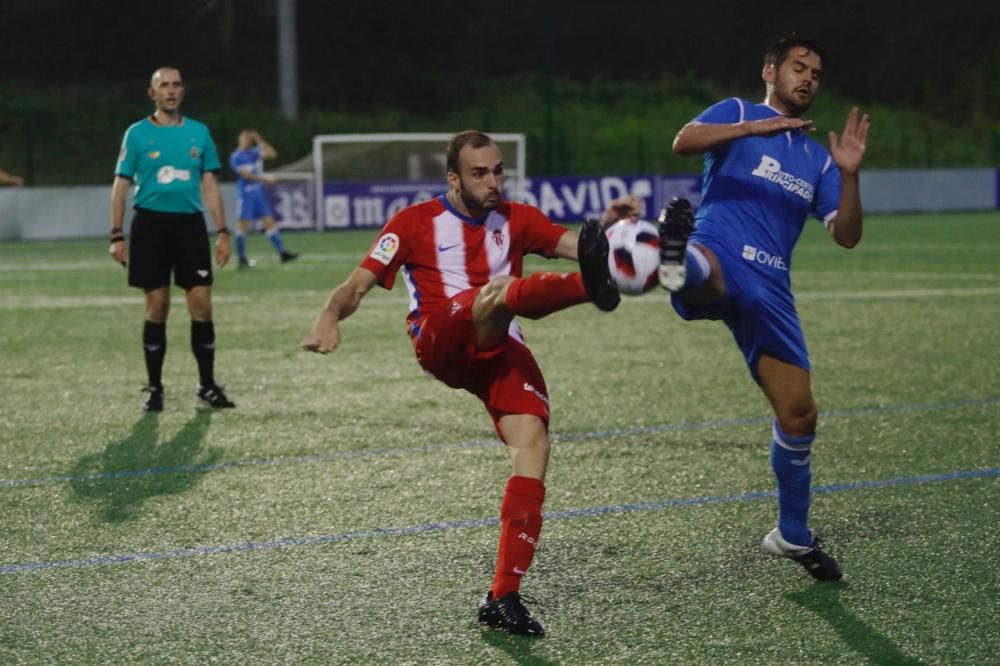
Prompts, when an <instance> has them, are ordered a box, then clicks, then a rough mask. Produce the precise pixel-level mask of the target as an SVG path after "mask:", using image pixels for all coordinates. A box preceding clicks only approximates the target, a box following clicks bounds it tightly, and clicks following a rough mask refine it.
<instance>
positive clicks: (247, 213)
mask: <svg viewBox="0 0 1000 666" xmlns="http://www.w3.org/2000/svg"><path fill="white" fill-rule="evenodd" d="M263 217H274V215H273V214H272V213H271V207H270V206H268V205H267V199H265V198H264V190H262V189H257V190H252V191H250V192H242V193H241V192H240V191H239V190H237V191H236V219H237V220H246V221H250V220H259V219H261V218H263Z"/></svg>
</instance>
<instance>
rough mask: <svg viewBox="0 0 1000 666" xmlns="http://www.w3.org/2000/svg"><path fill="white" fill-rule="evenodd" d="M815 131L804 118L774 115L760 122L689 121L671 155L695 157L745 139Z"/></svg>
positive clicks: (679, 135)
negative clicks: (793, 131)
mask: <svg viewBox="0 0 1000 666" xmlns="http://www.w3.org/2000/svg"><path fill="white" fill-rule="evenodd" d="M797 129H801V130H805V131H807V132H811V131H813V130H814V129H815V126H814V125H813V121H811V120H806V119H805V118H791V117H789V116H774V117H773V118H765V119H763V120H744V121H743V122H739V123H700V122H694V121H692V122H690V123H688V124H687V125H685V126H684V127H682V128H681V131H680V132H678V133H677V136H675V137H674V145H673V148H674V152H675V153H677V154H678V155H699V154H701V153H704V152H706V151H708V150H712V149H713V148H715V147H716V146H719V145H721V144H723V143H726V142H728V141H733V140H735V139H742V138H743V137H747V136H772V135H774V134H778V133H779V132H785V131H787V130H797Z"/></svg>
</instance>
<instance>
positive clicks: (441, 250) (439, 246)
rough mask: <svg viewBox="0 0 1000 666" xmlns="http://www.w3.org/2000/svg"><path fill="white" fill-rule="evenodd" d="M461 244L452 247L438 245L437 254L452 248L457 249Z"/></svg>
mask: <svg viewBox="0 0 1000 666" xmlns="http://www.w3.org/2000/svg"><path fill="white" fill-rule="evenodd" d="M459 245H461V243H455V244H454V245H438V252H447V251H448V250H450V249H452V248H453V247H458V246H459Z"/></svg>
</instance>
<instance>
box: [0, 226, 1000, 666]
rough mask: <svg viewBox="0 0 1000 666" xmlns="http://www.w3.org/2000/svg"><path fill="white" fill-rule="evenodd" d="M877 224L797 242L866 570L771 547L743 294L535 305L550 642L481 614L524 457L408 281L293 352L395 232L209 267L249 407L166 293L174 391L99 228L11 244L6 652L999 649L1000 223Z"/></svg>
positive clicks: (423, 660) (498, 658)
mask: <svg viewBox="0 0 1000 666" xmlns="http://www.w3.org/2000/svg"><path fill="white" fill-rule="evenodd" d="M866 224H867V227H866V231H865V238H864V240H863V241H862V243H861V244H860V246H859V247H858V248H857V249H855V250H852V251H846V250H843V249H840V248H838V247H836V246H835V245H834V244H833V242H832V241H831V240H830V239H829V238H828V237H827V235H826V233H825V232H824V231H823V230H822V229H821V228H820V225H818V224H811V225H809V227H808V228H807V231H806V233H805V234H804V236H803V239H802V241H801V242H800V244H799V247H798V249H797V251H796V254H795V257H794V262H793V263H794V268H793V272H792V277H793V283H794V287H795V290H796V293H797V297H798V306H799V311H800V314H801V317H802V320H803V324H804V327H805V331H806V337H807V340H808V342H809V346H810V353H811V357H812V361H813V366H814V367H813V380H814V389H815V393H816V396H817V400H818V402H819V404H820V411H821V417H820V425H819V434H818V438H817V444H816V450H815V464H814V484H815V487H816V490H817V492H816V495H815V500H814V505H813V512H812V523H813V525H814V526H815V527H816V528H817V529H818V530H819V532H820V533H821V534H822V535H823V536H824V537H825V538H826V541H827V543H828V544H829V547H830V549H831V551H832V552H833V553H834V554H835V555H836V556H837V557H838V558H839V559H840V561H841V564H842V565H843V568H844V571H845V579H844V581H843V582H842V583H838V584H818V583H814V582H813V581H812V580H811V579H810V578H808V577H807V576H806V575H805V573H804V572H803V571H802V570H801V569H800V568H799V567H798V566H796V565H795V564H793V563H791V562H788V561H784V560H776V559H774V558H771V557H769V556H768V555H766V554H765V553H763V552H762V550H761V549H760V539H761V538H762V537H763V536H764V534H765V533H766V532H767V531H768V530H769V529H770V528H771V527H772V526H773V524H774V520H775V501H774V499H773V497H772V496H771V495H770V493H771V492H772V490H773V481H772V478H771V473H770V468H769V463H768V447H769V433H770V420H769V418H768V414H769V412H768V408H767V405H766V402H765V400H764V399H763V397H762V396H761V395H760V394H759V391H758V390H757V389H756V387H755V386H754V384H753V382H752V380H751V379H750V377H749V375H748V373H747V372H746V369H745V367H744V364H743V361H742V359H741V357H740V354H739V352H738V351H737V349H736V347H735V345H734V344H733V343H732V341H731V339H730V337H729V333H728V331H727V330H726V329H725V327H724V326H723V325H722V324H719V323H711V322H697V323H685V322H683V321H681V320H680V319H679V318H678V317H677V316H676V315H675V314H674V313H673V311H672V310H671V309H670V306H669V303H668V300H667V298H666V296H665V295H664V294H663V293H662V292H655V293H652V294H649V295H646V296H643V297H639V298H630V299H626V300H625V301H623V303H622V305H621V307H620V308H619V309H618V310H617V311H615V312H614V313H611V314H603V313H600V312H598V311H597V310H596V309H594V308H593V307H591V306H586V305H585V306H579V307H576V308H571V309H570V310H567V311H564V312H561V313H558V314H556V315H554V316H551V317H549V318H547V319H544V320H541V321H537V322H524V323H523V326H524V329H525V333H526V336H527V339H528V342H529V344H530V345H531V347H532V349H533V350H534V352H535V355H536V357H537V358H538V359H539V363H540V364H541V366H542V368H543V370H544V372H545V375H546V379H547V381H548V385H549V390H550V394H551V400H552V411H553V418H552V435H553V442H554V443H553V455H552V461H551V465H550V472H549V478H548V480H547V486H548V498H547V501H546V506H545V509H546V511H547V512H548V520H547V521H546V524H545V527H544V529H543V531H542V540H541V545H540V548H539V550H538V553H537V556H536V558H535V564H534V566H533V567H532V569H531V571H530V572H529V574H528V576H527V577H526V579H525V582H524V586H523V590H524V591H525V592H526V593H528V594H530V595H532V596H533V597H535V598H536V599H537V603H536V604H534V605H532V606H531V607H532V608H533V610H534V611H535V612H536V613H537V614H538V615H539V616H540V617H541V618H542V619H543V621H544V622H545V624H546V629H547V631H548V635H547V636H546V637H545V638H544V639H541V640H531V639H520V638H514V637H509V636H506V635H502V634H497V633H491V632H484V631H482V630H481V629H480V628H479V627H478V625H477V624H476V622H475V608H476V605H477V603H478V601H479V599H480V598H481V596H482V594H483V593H484V592H485V590H486V588H487V586H488V584H489V582H490V578H491V575H492V569H493V561H494V556H495V548H496V537H497V530H498V528H497V524H496V514H497V511H498V507H499V500H500V494H501V492H502V488H503V483H504V481H505V479H506V477H507V476H508V474H509V468H508V465H507V461H506V458H505V455H504V451H503V447H502V445H500V444H499V443H498V442H497V441H496V439H495V435H494V433H493V431H492V427H491V424H490V422H489V419H488V417H487V416H486V414H485V412H484V410H483V409H482V407H481V406H480V405H479V403H478V402H477V401H476V400H475V399H474V398H473V397H472V396H470V395H468V394H465V393H461V392H457V391H452V390H450V389H448V388H446V387H445V386H443V385H441V384H439V383H436V382H435V381H434V380H432V379H430V378H428V377H426V376H424V374H423V373H422V372H421V371H420V369H419V367H418V366H417V364H416V362H415V360H414V358H413V354H412V351H411V348H410V345H409V342H408V341H407V338H406V336H405V332H404V324H403V318H404V315H405V312H406V309H407V303H406V296H405V293H404V292H405V290H404V289H403V287H402V285H401V284H400V285H398V286H397V288H396V289H395V290H394V291H392V292H384V291H383V290H380V289H376V290H375V291H374V292H373V293H372V294H371V295H370V296H369V297H368V298H367V299H366V301H365V302H364V303H363V304H362V307H361V308H360V309H359V310H358V312H357V313H356V314H355V315H354V316H353V317H352V318H350V319H349V320H347V321H345V322H344V323H343V325H342V331H343V337H344V339H343V344H342V347H341V349H340V350H339V351H338V352H337V353H336V354H334V355H332V356H329V357H319V356H316V355H312V354H307V353H305V352H303V351H300V350H299V348H298V343H299V341H300V340H301V338H302V337H303V336H304V335H305V333H306V332H307V331H308V329H309V327H310V326H311V324H312V321H313V319H314V317H315V315H316V313H317V312H318V310H319V308H320V307H321V305H322V304H323V302H324V301H325V299H326V296H327V294H328V293H329V290H330V289H331V288H332V287H333V286H334V285H335V284H336V283H338V282H339V281H340V280H341V279H343V277H344V276H345V275H346V274H347V273H348V272H349V271H350V270H351V269H352V268H353V266H355V265H356V264H357V261H358V260H359V258H360V256H361V255H362V253H363V252H364V251H365V249H366V248H367V246H368V244H369V243H370V242H371V240H372V238H373V236H374V232H344V233H329V234H286V243H287V244H288V246H289V248H290V249H292V250H295V251H302V252H303V257H302V259H300V260H299V261H297V262H295V263H292V264H287V265H282V264H279V263H278V261H277V258H276V257H275V256H274V254H273V252H272V251H271V248H270V246H269V245H268V244H267V242H266V240H265V239H264V238H263V236H261V235H254V236H251V238H250V249H251V254H252V255H254V256H255V257H256V258H257V259H258V260H259V262H260V263H259V266H258V267H257V268H256V269H254V270H251V271H237V270H236V269H234V268H226V269H225V270H222V271H221V272H220V273H219V274H218V275H217V282H216V289H215V304H216V306H215V321H216V328H217V331H218V354H217V374H218V375H219V377H220V379H221V381H223V382H224V383H225V384H226V385H227V387H228V392H229V393H230V394H231V397H232V398H233V399H235V401H236V402H237V404H238V405H239V406H238V408H237V409H235V410H232V411H227V412H224V413H210V412H205V411H200V410H198V409H196V408H195V405H194V388H195V381H196V372H195V366H194V360H193V358H192V356H191V354H190V351H189V337H188V319H187V314H186V312H185V308H184V301H183V297H182V295H181V293H180V292H179V291H176V292H175V294H174V301H173V313H172V315H171V318H170V323H169V326H168V352H167V358H166V366H165V375H164V380H165V384H166V388H167V394H166V400H167V405H166V410H165V411H164V412H163V413H162V414H161V415H160V416H158V417H157V416H152V415H143V413H142V411H141V409H140V406H141V404H142V399H143V396H142V394H140V393H139V388H140V387H141V386H142V384H143V382H144V378H145V371H144V367H143V361H142V351H141V344H140V331H141V321H142V305H141V303H142V300H141V294H140V293H139V292H137V291H135V290H131V289H128V288H127V287H126V286H125V276H124V273H123V271H122V269H121V268H120V267H118V266H116V265H115V264H114V263H113V262H112V261H111V260H110V259H109V258H108V256H107V254H106V249H107V248H106V245H105V244H104V243H103V242H102V241H87V242H84V241H72V242H70V241H67V242H37V243H5V244H0V340H2V344H0V387H2V395H3V406H2V408H0V521H2V522H0V663H3V664H22V663H23V664H34V663H74V664H77V663H85V664H106V663H123V664H130V663H137V662H152V663H168V662H169V663H198V664H202V663H231V664H236V663H323V664H328V663H393V664H395V663H403V664H405V663H412V664H452V663H459V664H478V663H494V664H504V663H519V664H580V663H616V664H617V663H630V664H652V663H692V664H709V663H712V664H729V663H732V664H771V663H800V664H802V663H824V664H835V663H840V664H858V663H877V664H890V663H891V664H956V663H965V664H984V663H997V660H998V658H1000V657H998V655H1000V631H998V627H1000V563H998V559H997V553H998V552H1000V548H998V546H1000V543H998V536H997V534H998V530H997V516H998V515H1000V478H998V477H1000V447H998V445H997V437H998V433H1000V345H998V344H997V335H998V333H1000V260H998V257H1000V220H998V219H997V216H996V215H985V214H966V215H959V214H956V215H947V216H944V215H934V216H931V215H927V216H873V217H870V218H869V220H868V221H867V223H866ZM543 267H544V268H545V269H547V270H571V269H572V266H571V264H569V263H565V262H549V263H546V262H543V261H541V260H534V259H532V260H530V261H529V262H528V265H527V270H529V271H531V270H540V269H542V268H543Z"/></svg>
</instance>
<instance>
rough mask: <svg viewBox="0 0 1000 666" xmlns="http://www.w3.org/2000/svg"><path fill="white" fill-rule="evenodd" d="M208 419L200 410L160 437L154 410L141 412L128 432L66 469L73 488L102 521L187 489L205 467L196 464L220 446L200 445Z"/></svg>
mask: <svg viewBox="0 0 1000 666" xmlns="http://www.w3.org/2000/svg"><path fill="white" fill-rule="evenodd" d="M211 421H212V412H211V411H208V410H199V411H197V412H196V413H195V415H194V417H193V418H192V419H191V420H190V421H188V422H187V423H186V424H184V427H183V428H181V429H180V430H179V431H178V432H177V434H176V435H174V436H173V437H172V438H171V439H169V440H166V441H163V442H160V441H159V415H158V414H155V413H146V414H143V415H142V416H141V417H140V418H139V420H138V421H136V422H135V424H134V425H133V426H132V432H130V433H129V435H128V436H127V437H125V438H124V439H121V440H118V441H115V442H112V443H110V444H108V446H107V448H105V449H104V451H102V452H101V453H93V454H90V455H88V456H84V457H83V458H81V459H80V460H79V461H78V462H77V463H76V465H75V466H74V467H73V470H72V472H70V474H71V476H72V477H74V480H73V481H71V482H70V485H71V486H72V488H73V492H74V493H75V495H76V497H77V498H78V499H79V500H81V501H84V502H89V503H94V504H96V505H97V506H98V507H99V511H98V516H99V517H100V518H101V519H102V520H104V521H105V522H109V523H121V522H124V521H126V520H129V519H131V518H134V517H135V516H136V515H138V513H139V511H140V510H141V509H142V506H143V503H144V502H145V501H146V500H147V499H149V498H150V497H156V496H158V495H173V494H177V493H182V492H184V491H186V490H188V489H190V488H191V487H192V486H194V484H195V483H197V481H198V479H199V478H200V477H201V476H202V475H203V474H205V473H206V470H204V469H201V467H202V466H204V465H211V464H212V463H215V462H217V461H218V460H219V458H220V457H221V455H222V454H221V452H220V451H210V452H207V453H206V452H205V451H203V448H202V443H203V440H204V438H205V433H206V432H208V427H209V425H210V424H211Z"/></svg>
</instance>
